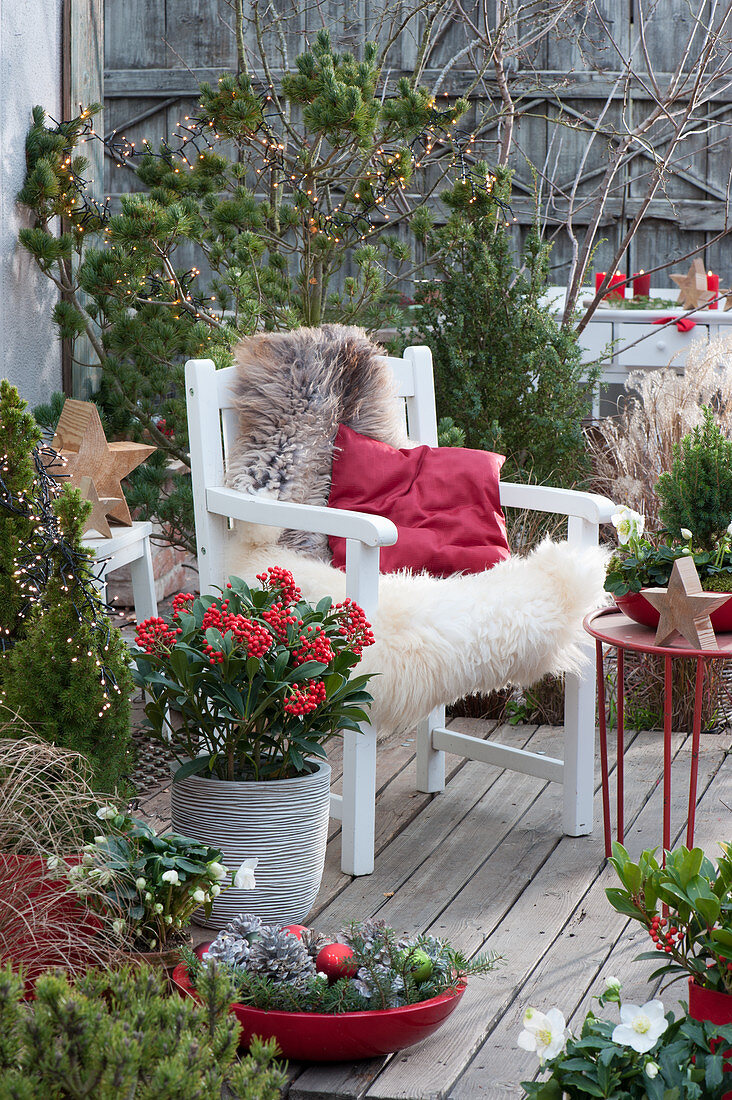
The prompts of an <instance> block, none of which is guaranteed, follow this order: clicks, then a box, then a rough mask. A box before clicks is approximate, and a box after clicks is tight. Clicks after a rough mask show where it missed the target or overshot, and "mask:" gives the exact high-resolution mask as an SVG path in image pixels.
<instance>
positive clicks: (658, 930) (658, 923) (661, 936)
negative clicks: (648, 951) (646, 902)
mask: <svg viewBox="0 0 732 1100" xmlns="http://www.w3.org/2000/svg"><path fill="white" fill-rule="evenodd" d="M667 924H668V921H667V920H666V918H665V917H654V918H653V920H652V921H651V927H650V929H649V932H650V935H651V939H652V940H653V942H654V943H655V945H656V951H665V952H666V954H667V955H670V954H671V952H672V951H673V949H674V947H675V946H676V944H678V943H680V941H681V940H683V938H684V933H683V930H682V929H680V928H675V927H674V925H673V924H672V925H671V926H670V927H669V928H668V929H667V931H665V932H664V931H663V929H664V928H665V927H666V925H667Z"/></svg>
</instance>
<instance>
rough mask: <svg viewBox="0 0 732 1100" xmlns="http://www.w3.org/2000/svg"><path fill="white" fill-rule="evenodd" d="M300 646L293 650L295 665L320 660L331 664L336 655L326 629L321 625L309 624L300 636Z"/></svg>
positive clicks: (325, 663)
mask: <svg viewBox="0 0 732 1100" xmlns="http://www.w3.org/2000/svg"><path fill="white" fill-rule="evenodd" d="M298 641H299V642H300V648H299V649H295V650H293V652H292V663H293V665H304V664H305V662H306V661H320V662H321V664H324V665H329V664H330V662H331V661H332V660H333V658H334V657H335V653H334V652H333V649H332V648H331V644H330V642H329V640H328V638H327V636H326V633H325V631H324V630H323V629H322V628H321V627H319V626H309V627H307V628H306V631H305V633H304V634H301V635H300V637H299V638H298Z"/></svg>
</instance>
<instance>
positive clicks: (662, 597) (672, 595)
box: [641, 557, 732, 649]
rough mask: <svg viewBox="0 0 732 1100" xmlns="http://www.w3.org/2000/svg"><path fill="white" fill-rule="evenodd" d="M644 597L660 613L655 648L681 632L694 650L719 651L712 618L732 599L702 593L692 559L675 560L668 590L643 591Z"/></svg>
mask: <svg viewBox="0 0 732 1100" xmlns="http://www.w3.org/2000/svg"><path fill="white" fill-rule="evenodd" d="M641 594H642V595H643V596H645V598H646V599H647V600H648V602H649V603H651V604H653V606H654V607H655V608H656V609H657V610H658V611H659V612H660V614H661V618H660V620H659V623H658V630H657V631H656V637H655V643H656V645H665V644H666V642H667V641H668V640H669V639H670V638H671V637H672V636H673V635H674V634H675V633H676V631H678V632H679V634H681V636H682V637H683V638H685V639H686V641H687V642H688V643H689V645H690V646H693V648H694V649H716V647H717V639H716V637H715V634H714V630H713V628H712V623H711V620H710V618H709V616H710V615H711V613H712V612H713V611H716V610H717V608H718V607H721V606H722V604H725V603H726V602H727V600H729V599H732V596H729V595H717V594H715V593H714V592H703V591H702V586H701V581H700V580H699V574H698V573H697V571H696V566H695V565H694V560H693V558H690V557H689V558H677V559H676V561H675V562H674V567H673V569H672V570H671V576H670V578H669V582H668V588H641Z"/></svg>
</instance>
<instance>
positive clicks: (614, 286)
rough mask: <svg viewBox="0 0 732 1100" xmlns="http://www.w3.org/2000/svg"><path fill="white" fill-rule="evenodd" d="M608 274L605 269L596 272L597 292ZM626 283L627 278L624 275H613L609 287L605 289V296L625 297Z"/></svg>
mask: <svg viewBox="0 0 732 1100" xmlns="http://www.w3.org/2000/svg"><path fill="white" fill-rule="evenodd" d="M606 274H607V273H606V272H605V271H598V272H597V273H596V274H595V293H597V292H598V291H599V289H600V287H601V286H602V281H603V279H604V278H605V275H606ZM625 283H626V279H625V276H624V275H618V274H615V275H611V276H610V285H609V289H608V290H606V291H605V293H604V294H603V298H624V297H625Z"/></svg>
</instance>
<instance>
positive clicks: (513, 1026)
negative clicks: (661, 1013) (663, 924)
mask: <svg viewBox="0 0 732 1100" xmlns="http://www.w3.org/2000/svg"><path fill="white" fill-rule="evenodd" d="M687 744H688V739H687ZM688 756H689V750H688V749H686V751H682V752H681V753H679V754H678V756H677V758H676V765H677V766H678V765H679V764H681V765H682V770H683V764H685V763H687V759H686V758H688ZM723 760H724V754H723V753H720V752H719V751H717V752H706V753H705V754H704V755H703V756H702V758H701V766H702V768H703V770H704V773H705V775H704V778H703V779H702V788H704V787H705V786H706V785H707V784H711V787H712V788H714V790H715V791H716V792H717V794H718V795H721V794H722V792H724V793H725V794H726V795H727V797H729V793H730V778H729V774H727V775H725V774H724V770H723V768H722V764H723ZM682 761H683V763H682ZM655 801H658V800H657V799H656V800H655ZM685 801H686V790H685V786H684V785H682V784H677V786H676V789H675V796H674V809H675V810H676V811H677V814H676V817H677V819H678V817H679V816H680V814H681V813H683V810H684V807H685ZM642 820H643V818H642V816H641V818H639V820H638V823H637V826H636V827H635V828H631V829H630V830H629V836H628V839H629V845H631V846H632V847H633V848H637V847H638V845H639V837H638V833H639V832H640V830H641V823H642ZM718 827H719V817H718V813H712V814H708V813H705V812H704V811H703V810H702V811H701V813H700V816H699V824H698V842H699V844H700V845H701V846H702V847H706V848H707V849H709V848H711V847H712V846H713V843H714V841H715V840H716V839H717V838H718V832H717V829H718ZM681 833H682V830H681V829H678V830H677V831H676V843H678V842H680V840H681ZM644 843H645V841H640V844H641V845H643V844H644ZM616 884H617V876H616V875H615V872H614V870H613V869H612V868H611V867H609V866H607V867H605V868H604V869H603V870H602V871H601V873H600V874H599V875H598V876H597V878H596V879H595V881H594V882H593V883H592V885H591V887H590V889H589V890H588V891H587V892H586V893H585V895H584V896H583V897H582V899H581V903H580V904H579V905H578V906H577V908H576V909H575V912H574V913H573V915H572V917H571V919H570V921H569V922H568V923H567V925H566V926H565V928H564V929H563V930H562V931H561V934H560V936H559V937H558V938H557V940H556V942H555V943H554V944H553V945H552V948H551V950H550V951H548V952H547V953H546V955H545V956H544V957H543V959H542V960H541V962H540V963H539V965H538V966H537V967H536V968H535V969H534V970H533V971H532V973H531V976H530V979H529V981H528V982H526V984H525V985H524V986H523V987H522V988H521V991H520V993H519V994H518V996H517V997H516V999H515V1000H514V1002H513V1003H512V1004H511V1006H510V1007H509V1009H508V1011H507V1012H506V1013H504V1014H503V1015H502V1017H501V1019H500V1021H499V1022H498V1024H497V1026H496V1027H495V1028H494V1029H493V1030H492V1031H491V1032H490V1035H489V1036H488V1038H487V1039H486V1041H485V1042H484V1044H483V1047H482V1049H481V1052H480V1053H479V1054H478V1056H477V1057H476V1059H475V1061H474V1062H473V1063H472V1064H471V1066H470V1068H469V1069H468V1070H467V1072H466V1073H465V1074H464V1075H463V1076H462V1077H461V1079H460V1081H459V1083H458V1084H457V1085H456V1086H455V1088H454V1089H453V1091H452V1093H451V1094H450V1095H451V1100H467V1098H468V1097H472V1096H476V1095H477V1094H478V1088H479V1085H480V1083H481V1082H482V1081H485V1079H486V1075H487V1073H488V1071H489V1072H490V1079H491V1086H490V1088H488V1089H481V1090H480V1095H481V1096H486V1097H491V1098H492V1100H493V1098H495V1100H499V1098H500V1100H505V1098H506V1097H509V1096H517V1095H519V1094H520V1091H521V1090H520V1089H519V1088H517V1086H518V1082H519V1081H520V1080H521V1078H522V1077H523V1078H529V1077H532V1076H534V1074H535V1072H536V1068H537V1066H536V1059H535V1057H534V1056H533V1055H527V1054H526V1052H524V1051H521V1050H519V1049H517V1047H516V1038H517V1036H518V1033H519V1031H520V1028H521V1019H522V1016H523V1013H524V1011H525V1009H526V1007H527V1006H528V1005H534V1006H535V1007H537V1008H541V1009H544V1010H545V1009H547V1008H549V1007H551V1006H554V1005H556V1006H558V1007H559V1008H560V1009H561V1010H562V1011H563V1012H565V1014H566V1015H570V1014H571V1012H572V1011H573V1010H574V1009H575V1007H576V1006H577V1005H578V1003H580V1004H582V1005H584V1006H585V1007H584V1008H583V1010H582V1012H579V1013H578V1014H577V1015H578V1023H577V1027H579V1022H581V1020H582V1019H583V1018H584V1012H585V1011H586V1008H587V1007H589V1005H588V1003H587V999H588V998H590V999H591V997H592V996H593V995H597V994H599V993H600V992H601V991H602V988H603V985H602V983H601V982H600V981H599V980H598V977H599V974H600V972H601V970H603V969H604V965H603V964H604V963H605V961H606V959H607V957H608V955H609V954H610V952H611V950H612V947H613V946H614V945H615V943H617V942H618V940H619V939H620V937H621V936H622V935H623V933H624V930H625V928H626V926H627V924H628V923H629V922H628V921H627V920H626V918H624V917H622V916H621V915H620V914H618V913H616V912H615V910H614V909H613V908H612V906H610V905H609V903H608V901H607V898H606V897H605V889H606V887H608V886H613V885H616ZM586 929H589V930H593V931H594V934H592V932H591V934H590V935H588V934H587V932H586ZM647 939H648V937H647V936H646V935H645V933H643V940H645V941H647ZM636 947H637V945H636ZM642 949H646V945H645V944H643V948H642ZM623 961H625V960H623ZM637 965H638V967H644V968H645V974H646V975H647V974H648V973H649V971H650V970H651V969H652V967H651V965H650V964H649V963H648V962H644V963H638V964H637ZM605 972H606V973H612V972H613V971H610V970H605ZM618 976H621V975H618ZM636 988H637V989H639V992H640V995H643V985H642V983H641V984H640V985H637V986H636ZM679 995H680V996H683V995H684V994H683V991H680V992H679ZM627 999H628V1000H630V998H629V997H628V998H627ZM644 999H645V1000H647V999H649V995H648V993H647V988H646V993H645V996H644ZM670 1004H671V1001H670V1000H669V1006H670Z"/></svg>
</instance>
